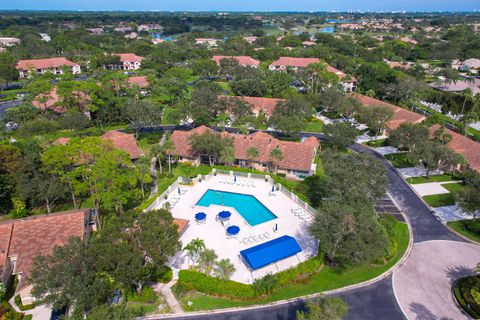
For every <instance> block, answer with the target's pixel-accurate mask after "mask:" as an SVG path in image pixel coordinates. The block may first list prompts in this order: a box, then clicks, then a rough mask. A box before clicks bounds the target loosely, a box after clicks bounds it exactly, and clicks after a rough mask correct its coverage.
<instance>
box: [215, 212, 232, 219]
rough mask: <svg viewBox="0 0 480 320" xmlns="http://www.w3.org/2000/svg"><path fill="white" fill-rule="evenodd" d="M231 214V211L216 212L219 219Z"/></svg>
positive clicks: (226, 217) (228, 216)
mask: <svg viewBox="0 0 480 320" xmlns="http://www.w3.org/2000/svg"><path fill="white" fill-rule="evenodd" d="M231 215H232V213H231V212H230V211H221V212H220V213H219V214H218V217H219V218H220V219H228V218H230V216H231Z"/></svg>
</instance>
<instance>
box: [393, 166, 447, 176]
mask: <svg viewBox="0 0 480 320" xmlns="http://www.w3.org/2000/svg"><path fill="white" fill-rule="evenodd" d="M397 170H398V172H399V173H400V174H401V175H402V177H404V178H413V177H425V176H426V175H427V169H425V168H421V167H411V168H399V169H397ZM442 173H443V172H442V171H440V170H434V171H431V172H430V175H432V176H433V175H439V174H442Z"/></svg>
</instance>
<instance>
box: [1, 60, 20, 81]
mask: <svg viewBox="0 0 480 320" xmlns="http://www.w3.org/2000/svg"><path fill="white" fill-rule="evenodd" d="M18 76H19V74H18V71H17V69H16V68H15V66H14V65H11V64H0V80H1V81H2V82H4V83H6V84H8V83H9V82H12V81H16V80H18Z"/></svg>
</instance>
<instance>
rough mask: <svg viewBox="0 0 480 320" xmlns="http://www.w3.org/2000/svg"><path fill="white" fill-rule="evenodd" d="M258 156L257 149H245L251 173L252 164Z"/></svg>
mask: <svg viewBox="0 0 480 320" xmlns="http://www.w3.org/2000/svg"><path fill="white" fill-rule="evenodd" d="M259 155H260V152H259V151H258V149H257V148H255V147H250V148H248V149H247V158H248V160H250V165H251V167H252V171H253V162H254V161H255V159H257V158H258V156H259Z"/></svg>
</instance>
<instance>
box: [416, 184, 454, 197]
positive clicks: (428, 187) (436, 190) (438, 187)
mask: <svg viewBox="0 0 480 320" xmlns="http://www.w3.org/2000/svg"><path fill="white" fill-rule="evenodd" d="M444 183H445V182H429V183H418V184H412V188H413V189H415V191H416V192H417V193H418V194H419V195H420V196H422V197H424V196H429V195H434V194H445V193H450V191H448V190H447V189H445V188H444V187H443V186H442V184H444Z"/></svg>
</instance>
